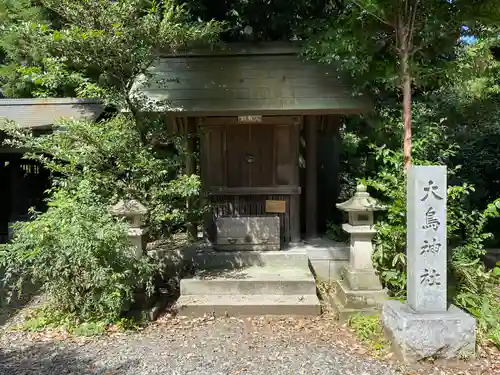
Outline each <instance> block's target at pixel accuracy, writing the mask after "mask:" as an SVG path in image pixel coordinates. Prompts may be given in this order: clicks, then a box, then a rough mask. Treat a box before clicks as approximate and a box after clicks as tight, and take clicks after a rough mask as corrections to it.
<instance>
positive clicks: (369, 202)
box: [337, 184, 386, 212]
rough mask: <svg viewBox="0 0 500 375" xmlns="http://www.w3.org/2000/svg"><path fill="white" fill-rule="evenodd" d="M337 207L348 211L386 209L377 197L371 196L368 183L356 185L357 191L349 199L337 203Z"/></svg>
mask: <svg viewBox="0 0 500 375" xmlns="http://www.w3.org/2000/svg"><path fill="white" fill-rule="evenodd" d="M337 208H338V209H340V210H342V211H346V212H367V211H381V210H385V209H386V208H385V206H383V205H382V204H381V203H380V202H379V201H378V200H377V199H375V198H373V197H371V196H370V193H368V191H367V188H366V185H363V184H359V185H358V186H356V193H355V194H354V196H353V197H351V198H350V199H349V200H347V201H345V202H342V203H337Z"/></svg>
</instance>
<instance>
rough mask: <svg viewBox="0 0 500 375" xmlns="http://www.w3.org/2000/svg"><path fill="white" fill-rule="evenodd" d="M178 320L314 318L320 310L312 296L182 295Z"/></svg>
mask: <svg viewBox="0 0 500 375" xmlns="http://www.w3.org/2000/svg"><path fill="white" fill-rule="evenodd" d="M176 308H177V311H178V314H179V315H181V316H191V317H199V316H203V315H205V314H214V315H215V316H262V315H294V316H316V315H319V314H320V313H321V307H320V303H319V300H318V297H317V296H316V295H267V294H263V295H205V296H203V295H198V296H193V295H185V296H181V297H180V298H179V300H178V301H177V303H176Z"/></svg>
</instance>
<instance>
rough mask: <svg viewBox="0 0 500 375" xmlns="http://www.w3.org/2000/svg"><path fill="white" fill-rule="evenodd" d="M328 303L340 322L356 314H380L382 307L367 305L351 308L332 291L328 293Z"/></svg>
mask: <svg viewBox="0 0 500 375" xmlns="http://www.w3.org/2000/svg"><path fill="white" fill-rule="evenodd" d="M328 303H329V305H330V307H331V309H332V310H333V312H334V313H335V314H337V317H338V319H339V321H340V322H346V321H348V320H349V318H351V317H352V316H354V315H358V314H361V315H378V314H380V309H377V308H376V307H374V306H366V307H364V308H351V307H346V306H344V305H343V304H342V302H341V301H340V299H339V297H338V296H337V295H336V294H335V293H330V294H329V295H328Z"/></svg>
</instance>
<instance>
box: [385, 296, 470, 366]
mask: <svg viewBox="0 0 500 375" xmlns="http://www.w3.org/2000/svg"><path fill="white" fill-rule="evenodd" d="M382 322H383V325H384V328H385V331H386V334H387V335H388V336H389V338H390V339H391V340H392V342H393V347H394V350H395V352H396V354H397V355H399V357H400V358H401V359H403V360H404V361H406V362H416V361H419V360H422V359H424V358H435V359H452V358H471V357H474V355H475V347H476V320H475V319H474V318H473V317H472V316H470V315H468V314H466V313H465V312H463V311H462V310H460V309H459V308H458V307H456V306H453V305H451V306H450V307H449V308H448V311H447V312H445V313H432V314H421V313H420V314H419V313H416V312H414V311H413V310H412V309H411V308H410V307H409V306H408V305H407V304H405V303H402V302H400V301H387V302H386V303H385V304H384V307H383V309H382Z"/></svg>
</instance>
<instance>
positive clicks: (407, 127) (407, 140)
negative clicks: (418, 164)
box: [401, 46, 412, 170]
mask: <svg viewBox="0 0 500 375" xmlns="http://www.w3.org/2000/svg"><path fill="white" fill-rule="evenodd" d="M405 47H406V48H403V49H402V51H401V73H402V88H403V124H404V131H403V154H404V168H405V170H408V168H409V167H410V165H411V100H412V98H411V74H410V64H409V58H410V54H409V51H408V48H407V46H405Z"/></svg>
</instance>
